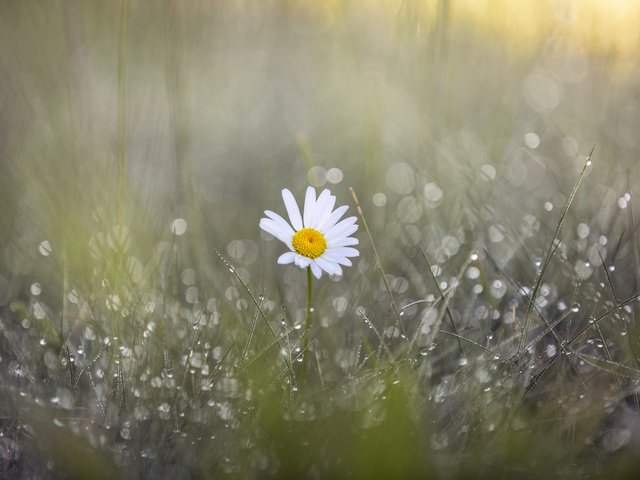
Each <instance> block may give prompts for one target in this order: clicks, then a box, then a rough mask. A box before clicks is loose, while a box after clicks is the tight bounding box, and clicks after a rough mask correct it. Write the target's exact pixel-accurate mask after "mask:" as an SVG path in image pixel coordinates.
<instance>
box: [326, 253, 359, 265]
mask: <svg viewBox="0 0 640 480" xmlns="http://www.w3.org/2000/svg"><path fill="white" fill-rule="evenodd" d="M322 256H323V258H326V259H327V260H329V261H331V262H335V263H338V264H340V265H344V266H345V267H350V266H351V265H353V263H351V260H349V259H348V258H347V257H343V256H341V255H332V254H331V253H330V252H329V251H327V252H326V253H325V254H324V255H322Z"/></svg>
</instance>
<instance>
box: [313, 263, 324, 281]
mask: <svg viewBox="0 0 640 480" xmlns="http://www.w3.org/2000/svg"><path fill="white" fill-rule="evenodd" d="M311 272H312V273H313V276H314V277H316V278H318V279H319V278H320V277H321V276H322V269H321V268H320V266H319V265H318V264H317V263H316V262H313V263H312V264H311Z"/></svg>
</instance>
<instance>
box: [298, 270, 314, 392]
mask: <svg viewBox="0 0 640 480" xmlns="http://www.w3.org/2000/svg"><path fill="white" fill-rule="evenodd" d="M312 281H313V277H312V276H311V267H307V323H306V325H305V327H304V333H305V337H304V345H303V347H302V369H301V370H300V387H301V388H302V386H303V385H304V377H305V374H306V371H307V357H308V354H309V338H310V337H311V303H312V301H313V288H312Z"/></svg>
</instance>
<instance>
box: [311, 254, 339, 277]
mask: <svg viewBox="0 0 640 480" xmlns="http://www.w3.org/2000/svg"><path fill="white" fill-rule="evenodd" d="M316 263H317V264H318V266H319V267H320V268H321V269H322V270H324V271H325V272H327V273H328V274H329V275H339V274H340V271H341V270H340V267H339V266H338V264H337V263H334V262H330V261H328V260H327V259H325V258H324V257H319V258H316Z"/></svg>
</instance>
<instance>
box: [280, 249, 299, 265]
mask: <svg viewBox="0 0 640 480" xmlns="http://www.w3.org/2000/svg"><path fill="white" fill-rule="evenodd" d="M295 258H296V253H295V252H287V253H283V254H282V255H280V256H279V257H278V263H279V264H280V265H286V264H287V263H293V261H294V260H295Z"/></svg>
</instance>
